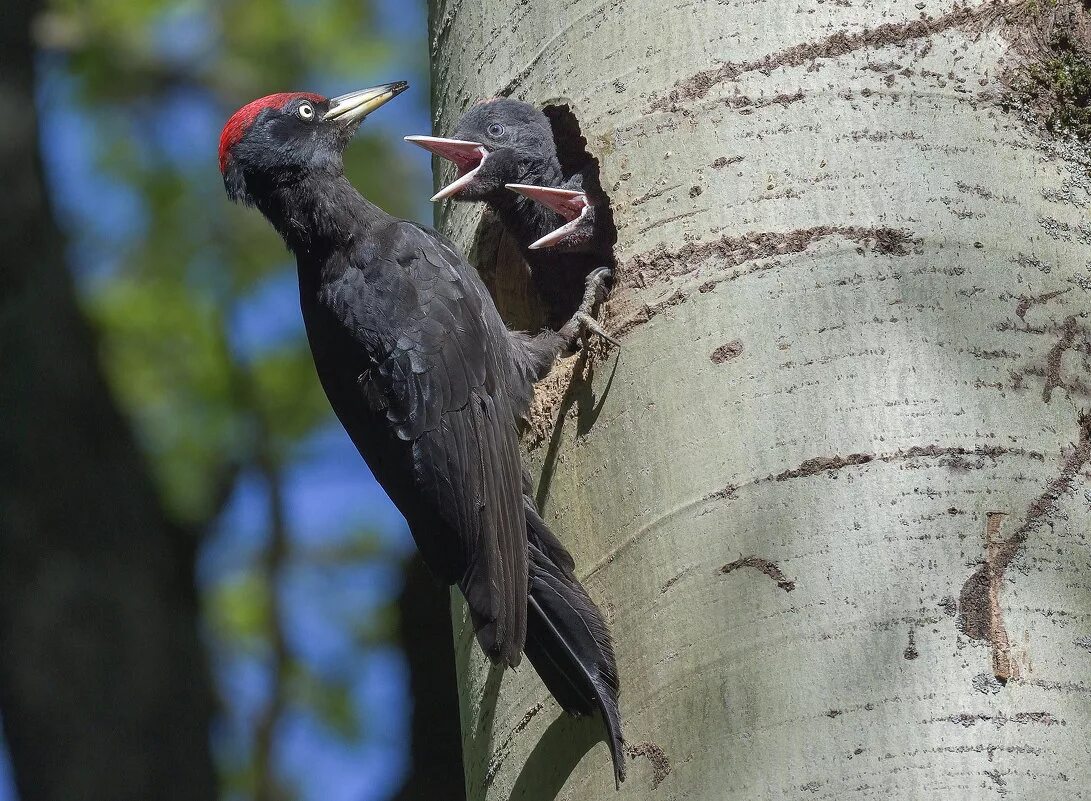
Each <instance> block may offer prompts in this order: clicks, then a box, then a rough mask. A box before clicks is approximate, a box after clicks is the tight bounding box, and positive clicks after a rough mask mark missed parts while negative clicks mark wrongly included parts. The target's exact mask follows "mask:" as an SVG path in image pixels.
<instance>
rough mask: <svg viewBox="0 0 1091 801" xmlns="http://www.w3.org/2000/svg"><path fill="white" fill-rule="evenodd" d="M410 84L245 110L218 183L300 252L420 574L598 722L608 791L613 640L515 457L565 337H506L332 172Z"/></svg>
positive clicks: (614, 737) (441, 248)
mask: <svg viewBox="0 0 1091 801" xmlns="http://www.w3.org/2000/svg"><path fill="white" fill-rule="evenodd" d="M405 88H406V86H405V84H404V83H398V84H387V85H384V86H381V87H376V88H375V89H371V90H364V91H363V92H356V93H352V94H351V95H345V96H342V97H339V98H333V99H332V100H327V99H325V98H323V97H321V96H318V95H313V94H301V93H296V94H282V95H273V96H270V97H267V98H262V99H261V100H257V101H254V102H253V103H251V104H249V105H247V106H244V107H243V108H242V109H240V110H239V111H238V112H236V114H235V115H234V116H232V118H231V119H230V120H229V121H228V123H227V125H226V126H225V128H224V131H223V134H222V135H221V141H220V167H221V171H222V173H223V177H224V185H225V187H226V188H227V192H228V194H229V195H230V196H231V198H232V199H233V200H236V201H239V202H243V203H246V204H250V205H253V206H256V207H257V208H258V209H259V210H260V211H261V212H262V213H263V214H264V215H265V217H266V218H268V220H269V221H270V222H271V223H272V225H273V226H274V228H276V230H277V231H278V232H279V233H280V235H281V236H282V237H283V239H284V241H285V243H286V244H287V246H288V248H289V249H290V250H291V251H292V252H293V253H294V254H295V256H296V262H297V266H298V273H299V288H300V304H301V307H302V311H303V320H304V323H305V325H306V329H307V337H308V340H309V342H310V346H311V352H312V354H313V356H314V362H315V367H316V368H317V371H318V376H319V379H320V381H321V383H322V387H323V389H324V390H325V392H326V395H327V397H328V398H329V401H330V404H331V405H332V406H333V409H334V412H335V413H336V414H337V417H338V419H339V420H340V421H341V423H342V425H343V426H344V427H345V430H346V431H347V432H348V434H349V436H350V437H351V439H352V441H353V442H354V443H355V444H356V447H357V449H358V450H359V451H360V453H361V455H362V456H363V458H364V460H365V461H366V462H367V463H368V465H369V467H370V468H371V470H372V473H373V474H374V475H375V477H376V479H377V480H378V481H379V483H380V484H381V485H382V486H383V488H384V489H385V490H386V492H387V494H388V495H389V496H390V498H391V500H392V501H393V502H394V503H395V505H396V506H397V507H398V509H399V510H400V511H401V512H402V514H403V515H405V518H406V520H407V522H408V523H409V526H410V529H411V530H412V533H413V537H414V539H415V541H416V543H417V546H418V548H419V549H420V551H421V554H422V556H423V557H424V560H425V562H426V563H427V564H428V566H429V568H430V569H431V570H432V571H433V572H434V573H435V574H436V575H437V576H438V577H440V578H441V579H442V580H443V581H445V582H447V583H448V584H456V585H458V587H459V589H460V590H461V591H462V593H463V595H464V596H465V598H466V601H467V604H468V606H469V609H470V613H471V616H472V618H473V622H474V627H475V630H476V633H477V639H478V641H479V643H480V645H481V647H482V649H483V650H484V651H485V653H486V654H488V656H489V657H490V659H492V660H493V661H494V662H497V663H499V664H503V665H509V666H515V665H517V664H519V661H520V655H521V653H523V652H524V650H525V652H526V654H527V656H528V657H529V658H530V660H531V663H532V664H533V665H534V666H535V669H536V670H537V672H538V673H539V675H540V676H541V677H542V679H543V680H544V682H545V683H546V686H547V687H548V688H549V690H550V692H551V693H553V695H554V696H555V697H556V698H557V700H558V702H560V704H561V706H562V707H563V708H564V709H565V710H566V711H568V712H570V713H572V714H590V713H593V712H594V711H595V710H598V711H599V712H601V714H602V716H603V719H604V721H605V723H606V728H607V734H608V737H607V742H608V744H609V746H610V750H611V753H612V755H613V760H614V772H615V779H616V780H617V781H619V782H620V781H621V780H622V779H623V778H624V758H623V752H622V748H621V746H622V739H621V724H620V719H619V716H618V707H617V692H618V683H617V668H616V664H615V660H614V655H613V646H612V643H611V641H610V636H609V633H608V631H607V629H606V626H605V623H604V622H603V619H602V615H601V613H600V612H599V610H598V608H597V607H596V606H595V605H594V603H593V602H592V601H591V599H590V598H589V597H588V595H587V593H586V591H585V590H584V588H583V587H582V586H581V585H580V583H579V581H578V580H577V579H576V577H575V575H574V572H573V569H574V565H573V561H572V557H571V555H570V554H569V553H568V551H567V550H566V549H565V548H564V546H563V545H562V544H561V543H560V541H559V540H558V539H557V538H556V536H555V535H554V534H553V533H552V532H551V531H550V530H549V528H548V527H547V526H546V524H545V523H544V521H543V520H542V519H541V517H540V515H539V514H538V510H537V508H536V507H535V504H534V501H533V500H532V498H531V497H530V494H529V492H528V487H527V481H528V479H527V477H526V473H525V471H524V469H523V467H522V464H521V462H520V458H519V445H518V434H517V425H518V421H519V419H520V418H521V417H522V416H523V415H525V414H526V412H527V410H528V408H529V405H530V401H531V399H532V395H533V387H532V383H533V381H535V380H537V379H538V378H540V377H542V376H543V375H544V374H545V372H547V371H548V369H549V367H550V366H551V364H552V362H553V359H554V357H555V354H556V350H557V348H558V346H559V345H558V342H559V340H560V339H561V338H563V336H564V335H563V334H562V333H557V332H546V334H544V335H540V336H538V337H531V336H527V335H525V334H521V333H517V332H511V331H509V330H508V329H507V327H506V326H505V325H504V323H503V321H502V320H501V318H500V315H499V313H498V312H497V310H496V307H495V305H494V304H493V301H492V299H491V298H490V296H489V294H488V292H487V290H486V288H485V286H484V284H483V283H482V281H481V279H480V277H479V276H478V274H477V271H476V270H474V269H473V267H471V266H470V265H469V264H468V263H467V262H466V261H465V259H464V258H463V257H462V256H461V255H460V254H459V253H458V251H457V249H456V248H455V247H454V245H453V244H452V243H451V242H450V241H449V240H447V239H445V238H444V237H443V236H441V235H440V234H438V233H437V232H436V231H433V230H432V229H430V228H426V227H424V226H420V225H417V224H415V223H412V222H408V221H405V220H400V219H397V218H395V217H392V216H390V215H388V214H386V213H385V212H383V211H382V210H381V209H379V208H378V207H377V206H375V205H374V204H372V203H370V202H368V201H367V200H366V199H364V198H363V197H362V196H361V195H360V194H359V192H357V191H356V189H355V188H354V187H353V186H352V184H351V183H350V182H349V181H348V179H347V178H346V177H345V176H344V171H343V164H342V157H341V153H342V150H343V149H344V147H345V146H346V145H347V143H348V142H349V140H350V139H351V138H352V135H353V133H354V132H355V131H356V128H357V127H358V125H359V123H360V121H361V120H362V119H363V117H364V116H366V115H367V113H369V112H370V111H372V110H373V109H374V108H377V107H378V106H380V105H382V104H383V103H385V102H387V101H388V100H389V99H391V98H392V97H394V96H396V95H397V94H399V93H400V92H401V91H403V90H404V89H405Z"/></svg>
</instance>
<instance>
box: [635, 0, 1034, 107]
mask: <svg viewBox="0 0 1091 801" xmlns="http://www.w3.org/2000/svg"><path fill="white" fill-rule="evenodd" d="M1033 6H1034V0H1025V2H1019V3H1007V2H991V3H982V4H980V5H977V6H974V7H971V8H956V9H955V10H953V11H951V12H949V13H947V14H942V15H940V16H938V17H935V18H931V19H916V20H907V21H905V22H890V23H884V24H882V25H878V26H876V27H874V28H866V29H864V30H862V31H860V32H858V33H845V32H838V33H835V34H833V35H831V36H826V37H823V38H821V39H816V40H814V41H811V42H804V43H802V44H798V45H793V46H791V47H787V48H785V49H783V50H778V51H777V52H775V53H770V54H769V55H766V56H764V57H762V58H759V59H754V60H751V61H729V62H726V63H724V64H721V65H720V66H719V67H714V68H712V69H708V70H703V71H702V72H698V73H696V74H695V75H692V76H690V77H689V78H686V79H684V80H682V81H679V82H678V83H676V84H675V86H674V88H673V89H671V90H670V91H669V92H668V93H667V94H666V95H664V96H663V97H661V98H659V99H658V100H655V101H654V102H653V103H652V104H651V105H650V106H648V110H647V112H646V113H648V114H651V113H653V112H657V111H680V110H682V107H683V105H684V104H686V103H690V102H693V101H695V100H700V99H702V98H704V97H706V96H707V95H708V94H709V92H711V91H712V89H713V88H715V87H716V86H718V85H720V84H723V83H727V82H728V81H733V80H735V79H736V78H738V77H739V76H740V75H743V74H745V73H748V72H755V71H763V72H767V71H769V70H773V69H776V68H778V67H800V66H802V65H804V64H809V63H811V62H814V61H817V60H818V59H826V58H838V57H840V56H844V55H847V54H848V53H852V52H854V51H857V50H864V49H877V48H880V47H886V46H888V45H903V44H907V43H908V42H911V41H913V40H915V39H923V38H925V37H928V36H932V35H934V34H937V33H942V32H943V31H946V30H949V29H951V28H957V27H963V26H965V27H966V28H968V29H977V30H980V29H982V28H984V27H988V26H990V25H992V24H994V23H996V22H998V21H1006V22H1012V21H1014V20H1015V19H1017V18H1018V17H1019V16H1020V15H1021V14H1023V13H1025V12H1026V11H1028V10H1029V9H1031V8H1033Z"/></svg>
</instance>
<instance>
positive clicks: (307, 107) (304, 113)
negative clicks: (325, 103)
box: [296, 103, 314, 122]
mask: <svg viewBox="0 0 1091 801" xmlns="http://www.w3.org/2000/svg"><path fill="white" fill-rule="evenodd" d="M296 114H298V115H299V118H300V119H301V120H306V121H308V122H309V121H311V120H313V119H314V106H312V105H311V104H310V103H302V104H300V106H299V108H298V109H296Z"/></svg>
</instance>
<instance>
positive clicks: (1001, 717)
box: [928, 712, 1065, 729]
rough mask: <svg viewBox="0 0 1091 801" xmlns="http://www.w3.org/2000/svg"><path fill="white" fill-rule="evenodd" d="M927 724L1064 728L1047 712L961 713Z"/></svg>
mask: <svg viewBox="0 0 1091 801" xmlns="http://www.w3.org/2000/svg"><path fill="white" fill-rule="evenodd" d="M928 722H929V723H954V724H955V725H958V726H962V727H963V728H969V727H971V726H976V725H977V724H978V723H992V724H993V725H994V726H996V728H998V729H999V728H1000V727H1001V726H1006V725H1007V724H1009V723H1016V724H1019V725H1021V726H1025V725H1026V724H1028V723H1040V724H1042V725H1043V726H1064V725H1065V722H1064V721H1063V720H1058V719H1057V718H1055V717H1054V716H1053V715H1051V714H1050V713H1049V712H1016V713H1015V714H1014V715H1012V716H1011V717H1009V716H1008V715H1006V714H1005V713H1003V712H1000V713H999V714H996V715H990V714H987V713H984V712H978V713H972V712H961V713H959V714H957V715H949V716H947V717H945V718H932V719H931V720H929V721H928Z"/></svg>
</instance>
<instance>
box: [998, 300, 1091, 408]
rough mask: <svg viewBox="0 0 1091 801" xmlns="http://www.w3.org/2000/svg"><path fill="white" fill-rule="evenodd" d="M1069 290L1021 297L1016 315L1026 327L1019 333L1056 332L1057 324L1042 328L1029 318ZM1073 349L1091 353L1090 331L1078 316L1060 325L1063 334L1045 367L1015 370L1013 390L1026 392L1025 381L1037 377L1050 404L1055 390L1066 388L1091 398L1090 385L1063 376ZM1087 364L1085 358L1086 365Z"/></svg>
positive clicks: (1054, 345)
mask: <svg viewBox="0 0 1091 801" xmlns="http://www.w3.org/2000/svg"><path fill="white" fill-rule="evenodd" d="M1067 291H1068V290H1060V291H1057V292H1048V293H1046V294H1044V295H1040V296H1038V297H1026V296H1023V297H1020V299H1019V305H1018V306H1016V307H1015V315H1016V317H1018V318H1019V319H1020V320H1022V321H1023V323H1024V326H1025V327H1024V328H1022V329H1018V330H1021V331H1025V332H1029V333H1034V334H1045V333H1048V332H1052V331H1056V330H1057V329H1056V326H1055V325H1048V326H1038V327H1035V326H1032V325H1030V323H1028V322H1027V320H1026V315H1027V312H1028V311H1029V310H1030V309H1031V308H1032V307H1033V306H1036V305H1040V304H1044V303H1047V302H1048V301H1050V300H1053V299H1054V298H1056V297H1059V296H1061V295H1063V294H1064V293H1065V292H1067ZM1077 340H1078V341H1077ZM1070 350H1072V351H1084V352H1086V353H1088V354H1091V336H1089V335H1088V330H1087V328H1085V327H1084V326H1082V325H1080V323H1079V322H1078V321H1077V319H1076V317H1075V316H1074V315H1069V316H1068V317H1066V318H1065V319H1064V322H1063V323H1062V324H1061V326H1060V335H1059V337H1058V339H1057V341H1056V342H1055V343H1054V344H1053V346H1052V347H1051V348H1050V349H1049V351H1048V352H1047V353H1046V358H1045V364H1044V365H1042V364H1039V365H1031V366H1029V367H1024V368H1022V369H1019V370H1013V371H1012V373H1011V378H1012V387H1013V388H1014V389H1023V388H1024V379H1025V378H1026V377H1027V376H1031V375H1033V376H1039V377H1041V378H1042V382H1043V383H1042V400H1043V401H1044V402H1045V403H1049V402H1050V400H1051V399H1052V397H1053V390H1055V389H1065V390H1068V391H1069V392H1073V393H1077V394H1080V395H1091V387H1089V386H1088V385H1087V383H1086V382H1084V381H1083V380H1081V379H1079V378H1076V377H1073V378H1072V379H1071V380H1069V381H1067V382H1066V381H1065V379H1064V376H1063V375H1062V367H1063V365H1064V355H1065V353H1066V352H1067V351H1070ZM1086 363H1087V362H1086V359H1085V365H1086Z"/></svg>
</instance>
